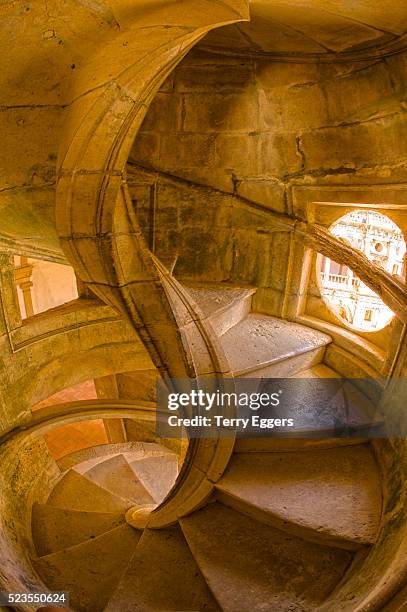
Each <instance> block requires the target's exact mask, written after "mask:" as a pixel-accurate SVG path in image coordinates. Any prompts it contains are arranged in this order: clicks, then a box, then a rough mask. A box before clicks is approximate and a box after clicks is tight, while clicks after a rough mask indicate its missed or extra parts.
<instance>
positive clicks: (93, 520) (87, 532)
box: [31, 503, 125, 557]
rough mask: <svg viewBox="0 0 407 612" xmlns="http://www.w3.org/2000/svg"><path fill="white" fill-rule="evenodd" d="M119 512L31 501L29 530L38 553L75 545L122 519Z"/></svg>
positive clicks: (115, 524)
mask: <svg viewBox="0 0 407 612" xmlns="http://www.w3.org/2000/svg"><path fill="white" fill-rule="evenodd" d="M124 520H125V519H124V514H122V513H120V512H81V511H79V510H66V509H64V508H56V507H54V506H49V505H48V504H38V503H36V504H34V506H33V510H32V520H31V524H32V534H33V540H34V544H35V547H36V550H37V554H38V556H39V557H42V556H44V555H49V554H51V553H54V552H57V551H59V550H63V549H64V548H69V547H70V546H75V545H77V544H80V543H81V542H85V541H86V540H89V539H93V538H95V537H97V536H99V535H101V534H102V533H105V532H106V531H111V530H112V529H114V528H115V527H118V526H119V525H121V524H122V523H124Z"/></svg>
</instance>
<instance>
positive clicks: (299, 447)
mask: <svg viewBox="0 0 407 612" xmlns="http://www.w3.org/2000/svg"><path fill="white" fill-rule="evenodd" d="M367 442H369V439H368V438H360V437H357V438H356V437H352V438H345V437H343V438H342V437H341V438H330V437H323V438H306V437H304V438H295V437H293V438H288V437H287V438H283V437H281V438H280V437H278V438H277V437H276V438H272V437H270V438H241V439H240V440H236V443H235V447H234V452H235V453H292V452H297V453H298V452H302V451H308V450H315V449H317V448H337V447H338V446H354V445H357V444H366V443H367Z"/></svg>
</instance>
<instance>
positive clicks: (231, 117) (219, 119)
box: [183, 90, 259, 133]
mask: <svg viewBox="0 0 407 612" xmlns="http://www.w3.org/2000/svg"><path fill="white" fill-rule="evenodd" d="M254 92H255V90H249V91H247V90H246V91H245V93H243V94H229V93H227V94H226V93H225V94H220V93H210V94H209V93H201V94H199V95H197V94H191V95H186V96H185V102H184V124H183V126H184V130H185V131H187V132H195V133H202V132H214V131H215V132H216V131H228V130H234V131H238V132H239V131H240V132H242V131H243V132H248V131H249V132H250V131H256V130H257V129H258V126H259V108H258V103H257V98H256V96H255V95H253V93H254Z"/></svg>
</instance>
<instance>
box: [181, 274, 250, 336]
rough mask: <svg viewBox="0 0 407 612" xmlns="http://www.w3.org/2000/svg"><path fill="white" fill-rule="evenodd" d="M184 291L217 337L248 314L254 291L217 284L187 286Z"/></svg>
mask: <svg viewBox="0 0 407 612" xmlns="http://www.w3.org/2000/svg"><path fill="white" fill-rule="evenodd" d="M186 289H187V290H188V292H189V293H190V294H191V296H192V297H193V299H194V300H195V302H196V303H197V304H198V305H199V306H200V308H201V310H202V312H203V313H204V314H205V315H206V316H207V317H208V320H209V322H210V324H211V325H212V327H213V329H214V330H215V332H216V334H217V335H218V336H222V335H223V334H225V333H226V332H227V331H228V330H229V329H231V328H232V327H234V326H235V325H237V324H238V323H239V322H240V321H242V320H243V319H244V318H245V317H246V316H247V315H248V314H249V312H250V309H251V303H252V296H253V294H254V293H255V292H256V290H255V289H253V288H251V287H249V288H247V287H231V286H228V285H223V286H222V285H219V284H215V283H214V284H213V285H211V284H208V283H205V284H198V283H196V284H187V285H186Z"/></svg>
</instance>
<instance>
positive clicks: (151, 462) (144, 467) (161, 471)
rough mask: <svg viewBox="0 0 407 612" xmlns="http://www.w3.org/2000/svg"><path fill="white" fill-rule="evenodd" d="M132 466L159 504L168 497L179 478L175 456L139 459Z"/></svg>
mask: <svg viewBox="0 0 407 612" xmlns="http://www.w3.org/2000/svg"><path fill="white" fill-rule="evenodd" d="M130 466H131V468H132V470H133V471H134V473H135V475H136V477H137V478H138V480H139V481H140V482H141V484H142V485H143V486H144V487H145V489H146V490H147V491H148V493H149V494H150V495H151V497H152V498H153V499H154V501H155V502H157V503H160V502H161V501H162V500H163V499H164V497H166V495H167V493H168V492H169V491H170V489H171V488H172V487H173V485H174V483H175V481H176V479H177V476H178V460H177V457H176V456H175V455H174V456H171V455H165V456H163V457H148V458H146V459H138V460H137V461H133V462H132V463H131V464H130ZM150 503H151V502H150Z"/></svg>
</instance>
